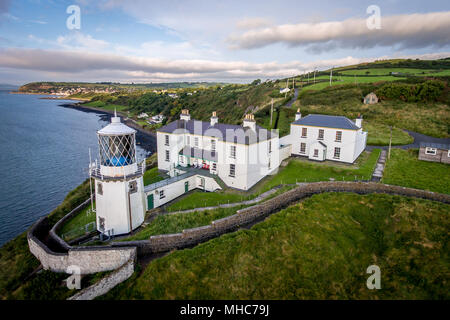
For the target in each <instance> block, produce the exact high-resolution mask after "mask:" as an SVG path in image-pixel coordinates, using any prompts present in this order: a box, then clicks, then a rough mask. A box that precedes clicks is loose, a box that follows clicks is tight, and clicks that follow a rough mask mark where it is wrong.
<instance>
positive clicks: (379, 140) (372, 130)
mask: <svg viewBox="0 0 450 320" xmlns="http://www.w3.org/2000/svg"><path fill="white" fill-rule="evenodd" d="M363 130H364V131H367V132H368V133H367V144H368V145H372V146H386V145H389V139H390V129H389V126H387V125H385V124H382V123H377V122H370V123H369V122H368V121H363ZM413 142H414V138H413V137H411V136H410V135H409V134H408V133H407V132H405V131H403V130H401V129H399V128H395V127H393V128H392V145H393V146H395V145H402V144H410V143H413Z"/></svg>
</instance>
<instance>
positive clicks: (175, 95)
mask: <svg viewBox="0 0 450 320" xmlns="http://www.w3.org/2000/svg"><path fill="white" fill-rule="evenodd" d="M168 96H169V97H171V98H173V99H176V98H178V95H177V94H176V93H169V94H168Z"/></svg>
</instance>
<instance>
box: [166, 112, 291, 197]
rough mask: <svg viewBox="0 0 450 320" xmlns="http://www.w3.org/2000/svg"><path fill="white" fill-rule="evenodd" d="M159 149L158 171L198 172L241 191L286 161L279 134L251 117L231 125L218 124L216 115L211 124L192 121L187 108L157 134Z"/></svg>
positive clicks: (175, 173) (248, 116) (271, 172)
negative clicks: (190, 170) (214, 177)
mask: <svg viewBox="0 0 450 320" xmlns="http://www.w3.org/2000/svg"><path fill="white" fill-rule="evenodd" d="M157 147H158V168H159V170H164V171H167V172H168V173H169V175H170V176H175V175H177V174H180V173H183V172H186V170H189V169H195V170H197V172H204V173H205V174H209V175H217V176H218V177H219V178H220V179H221V180H222V181H223V182H224V183H225V184H226V185H227V186H229V187H232V188H237V189H241V190H248V189H250V188H251V187H252V186H253V185H255V184H256V183H257V182H258V181H259V180H261V179H262V178H263V177H265V176H267V175H270V174H273V173H275V172H276V170H277V169H278V167H279V165H280V162H281V161H282V160H283V159H281V157H280V143H279V137H278V134H277V133H276V132H275V131H269V130H266V129H264V128H262V127H260V126H258V125H257V124H256V122H255V120H254V117H253V115H250V114H249V115H246V116H245V118H244V121H243V124H242V125H231V124H224V123H219V119H218V117H217V115H216V113H215V112H214V113H213V115H212V117H211V119H210V121H209V122H205V121H198V120H191V117H190V114H189V110H186V109H184V110H182V113H181V115H180V119H179V120H176V121H173V122H171V123H169V124H167V125H166V126H164V127H162V128H160V129H159V130H158V131H157ZM282 149H283V148H282ZM281 154H282V155H283V157H284V158H286V152H282V153H281ZM287 156H289V155H287ZM200 169H201V170H203V171H201V170H200Z"/></svg>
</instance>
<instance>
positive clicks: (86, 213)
mask: <svg viewBox="0 0 450 320" xmlns="http://www.w3.org/2000/svg"><path fill="white" fill-rule="evenodd" d="M94 208H95V203H94ZM94 221H95V212H93V211H92V210H91V205H88V206H87V207H86V208H84V209H83V210H81V211H80V212H79V213H78V214H77V215H76V216H74V217H73V218H72V219H70V220H69V221H67V223H65V224H64V225H63V226H62V228H61V230H60V231H59V233H58V235H59V236H63V239H64V240H65V241H70V240H72V239H76V238H78V237H81V236H82V235H84V234H85V229H84V226H85V225H87V224H88V223H91V222H94ZM90 231H93V230H92V229H91V230H90Z"/></svg>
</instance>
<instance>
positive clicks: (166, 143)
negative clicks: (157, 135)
mask: <svg viewBox="0 0 450 320" xmlns="http://www.w3.org/2000/svg"><path fill="white" fill-rule="evenodd" d="M165 138H166V140H165V145H166V146H168V145H169V135H168V134H166V136H165Z"/></svg>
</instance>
